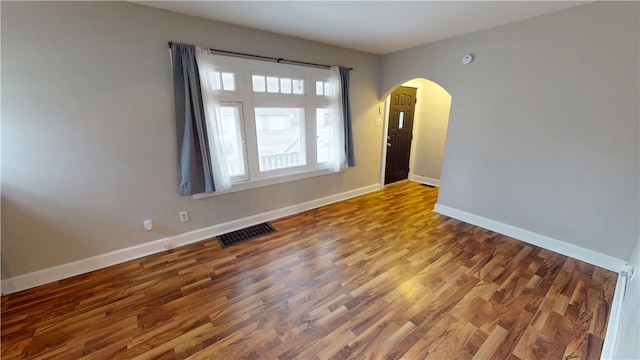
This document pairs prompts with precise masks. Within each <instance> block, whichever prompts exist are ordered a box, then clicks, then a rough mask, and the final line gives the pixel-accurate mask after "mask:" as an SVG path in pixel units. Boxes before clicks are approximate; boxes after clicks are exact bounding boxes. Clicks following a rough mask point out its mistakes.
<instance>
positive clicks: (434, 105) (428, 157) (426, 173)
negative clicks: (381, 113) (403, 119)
mask: <svg viewBox="0 0 640 360" xmlns="http://www.w3.org/2000/svg"><path fill="white" fill-rule="evenodd" d="M400 87H405V88H415V89H416V96H415V98H416V100H417V101H416V102H415V111H414V114H413V115H414V116H413V129H412V137H411V142H410V152H409V161H408V167H409V168H408V171H407V178H408V179H409V180H413V181H417V182H421V183H424V184H427V185H434V186H439V185H440V174H441V171H442V158H443V156H444V145H445V141H446V134H447V126H448V122H449V113H450V110H451V99H452V97H451V95H450V94H449V93H448V92H447V91H446V90H445V89H444V88H443V87H442V86H440V85H438V84H437V83H435V82H433V81H430V80H428V79H425V78H414V79H411V80H408V81H406V82H404V83H402V84H399V85H398V86H397V87H396V88H395V89H392V90H390V91H389V92H388V93H387V96H386V97H385V117H384V119H385V120H384V129H383V138H382V140H383V142H382V161H381V166H380V183H381V184H385V182H387V181H388V180H389V178H388V174H387V168H388V166H387V161H395V159H389V160H387V156H388V153H389V152H388V149H389V148H388V140H389V136H390V131H391V133H393V132H394V131H395V130H397V127H398V126H399V125H402V126H404V124H405V123H403V124H399V122H398V118H397V116H398V115H397V114H398V112H396V115H395V116H396V118H395V120H393V121H391V122H390V121H389V117H390V115H392V117H393V116H394V115H393V113H391V112H390V110H391V108H392V107H393V106H392V103H391V94H392V93H393V91H395V90H396V89H399V88H400ZM394 179H397V176H395V177H394ZM385 180H387V181H385Z"/></svg>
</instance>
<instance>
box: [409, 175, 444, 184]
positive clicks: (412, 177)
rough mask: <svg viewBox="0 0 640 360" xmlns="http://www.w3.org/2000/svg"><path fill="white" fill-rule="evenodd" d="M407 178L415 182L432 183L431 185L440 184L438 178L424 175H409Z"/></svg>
mask: <svg viewBox="0 0 640 360" xmlns="http://www.w3.org/2000/svg"><path fill="white" fill-rule="evenodd" d="M409 180H412V181H415V182H419V183H423V184H427V185H433V186H438V187H439V186H440V180H438V179H432V178H429V177H424V176H418V175H413V174H411V175H409Z"/></svg>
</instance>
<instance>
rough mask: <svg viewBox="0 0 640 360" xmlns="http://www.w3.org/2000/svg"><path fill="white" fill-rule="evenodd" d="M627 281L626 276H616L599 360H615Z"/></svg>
mask: <svg viewBox="0 0 640 360" xmlns="http://www.w3.org/2000/svg"><path fill="white" fill-rule="evenodd" d="M628 279H629V278H628V277H627V276H626V275H622V274H620V275H618V281H617V282H616V289H615V290H614V293H613V300H612V301H611V311H610V312H609V321H608V323H607V332H606V336H605V337H604V343H603V344H602V352H601V353H600V359H601V360H611V359H615V350H616V345H617V344H618V333H619V331H620V319H622V308H623V306H624V295H625V290H626V287H627V280H628ZM627 306H629V305H627ZM632 306H633V305H632Z"/></svg>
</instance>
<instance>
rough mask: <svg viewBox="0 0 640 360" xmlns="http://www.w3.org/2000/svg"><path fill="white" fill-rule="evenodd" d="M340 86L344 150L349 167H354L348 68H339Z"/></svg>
mask: <svg viewBox="0 0 640 360" xmlns="http://www.w3.org/2000/svg"><path fill="white" fill-rule="evenodd" d="M340 85H341V86H342V115H343V117H344V150H345V153H346V158H347V165H348V166H349V167H354V166H356V158H355V153H354V151H353V130H352V129H351V103H350V102H349V68H346V67H342V66H341V67H340Z"/></svg>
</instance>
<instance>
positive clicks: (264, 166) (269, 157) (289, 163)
mask: <svg viewBox="0 0 640 360" xmlns="http://www.w3.org/2000/svg"><path fill="white" fill-rule="evenodd" d="M255 120H256V135H257V142H258V158H259V169H260V171H261V172H262V171H270V170H277V169H283V168H288V167H294V166H302V165H306V155H305V154H306V151H305V147H304V108H275V107H273V108H271V107H269V108H267V107H257V108H255Z"/></svg>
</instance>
